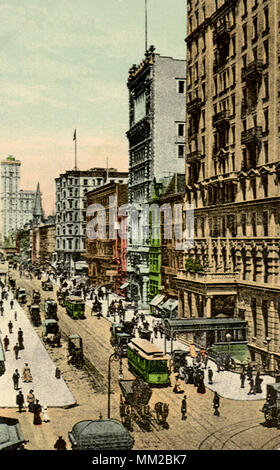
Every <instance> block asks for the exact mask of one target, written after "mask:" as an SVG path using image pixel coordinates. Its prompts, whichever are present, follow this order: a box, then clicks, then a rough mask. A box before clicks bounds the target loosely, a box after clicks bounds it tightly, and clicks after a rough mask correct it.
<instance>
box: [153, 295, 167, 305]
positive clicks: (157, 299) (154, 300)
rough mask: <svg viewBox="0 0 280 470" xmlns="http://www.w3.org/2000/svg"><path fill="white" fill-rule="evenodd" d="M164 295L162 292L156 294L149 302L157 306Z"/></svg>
mask: <svg viewBox="0 0 280 470" xmlns="http://www.w3.org/2000/svg"><path fill="white" fill-rule="evenodd" d="M164 298H165V296H164V295H162V294H158V295H156V296H155V297H154V298H153V300H152V301H151V302H150V305H151V306H152V307H157V306H158V304H160V303H161V302H162V301H163V300H164Z"/></svg>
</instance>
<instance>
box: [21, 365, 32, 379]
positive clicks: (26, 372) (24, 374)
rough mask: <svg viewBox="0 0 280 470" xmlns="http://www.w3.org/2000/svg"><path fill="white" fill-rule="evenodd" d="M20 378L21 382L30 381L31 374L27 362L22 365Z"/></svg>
mask: <svg viewBox="0 0 280 470" xmlns="http://www.w3.org/2000/svg"><path fill="white" fill-rule="evenodd" d="M21 378H22V381H23V382H32V375H31V371H30V367H29V366H28V364H27V363H25V365H24V368H23V370H22V377H21Z"/></svg>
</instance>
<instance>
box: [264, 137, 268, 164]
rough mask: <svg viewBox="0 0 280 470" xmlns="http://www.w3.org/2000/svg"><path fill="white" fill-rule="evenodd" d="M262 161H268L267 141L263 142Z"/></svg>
mask: <svg viewBox="0 0 280 470" xmlns="http://www.w3.org/2000/svg"><path fill="white" fill-rule="evenodd" d="M264 162H265V163H268V142H265V143H264Z"/></svg>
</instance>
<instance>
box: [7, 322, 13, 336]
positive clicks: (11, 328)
mask: <svg viewBox="0 0 280 470" xmlns="http://www.w3.org/2000/svg"><path fill="white" fill-rule="evenodd" d="M8 328H9V333H10V335H11V334H12V333H13V324H12V322H11V320H10V321H9V323H8Z"/></svg>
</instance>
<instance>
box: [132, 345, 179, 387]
mask: <svg viewBox="0 0 280 470" xmlns="http://www.w3.org/2000/svg"><path fill="white" fill-rule="evenodd" d="M127 360H128V366H129V369H130V370H131V372H132V373H133V374H134V375H136V376H138V377H140V378H141V379H143V380H145V382H147V383H148V384H149V385H151V386H168V385H170V379H169V375H170V372H171V370H170V359H169V357H168V356H166V355H164V354H163V351H161V350H160V349H158V348H156V347H155V346H154V344H152V343H150V342H149V341H147V340H146V339H141V338H134V339H132V340H131V342H130V343H128V345H127Z"/></svg>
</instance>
